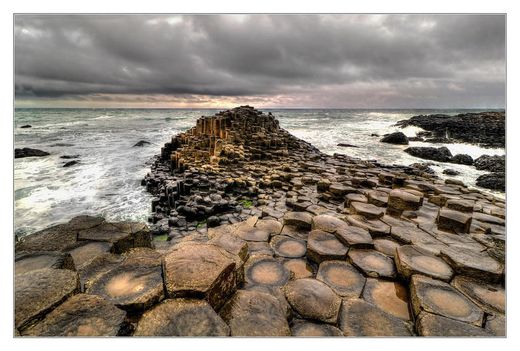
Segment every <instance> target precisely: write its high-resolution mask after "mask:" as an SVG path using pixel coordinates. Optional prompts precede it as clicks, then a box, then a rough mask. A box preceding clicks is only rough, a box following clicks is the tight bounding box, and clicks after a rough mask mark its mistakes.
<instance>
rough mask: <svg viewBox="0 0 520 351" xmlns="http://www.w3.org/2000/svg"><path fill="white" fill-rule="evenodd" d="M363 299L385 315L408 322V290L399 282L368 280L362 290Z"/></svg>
mask: <svg viewBox="0 0 520 351" xmlns="http://www.w3.org/2000/svg"><path fill="white" fill-rule="evenodd" d="M363 298H364V299H365V300H366V301H367V302H370V303H371V304H373V305H375V306H377V307H378V308H380V309H381V310H383V311H385V312H386V313H389V314H391V315H393V316H395V317H397V318H400V319H403V320H405V321H407V320H410V311H409V310H408V303H409V297H408V288H407V287H406V286H404V285H403V284H401V283H399V282H392V281H386V280H380V279H373V278H369V279H367V283H366V285H365V288H364V289H363Z"/></svg>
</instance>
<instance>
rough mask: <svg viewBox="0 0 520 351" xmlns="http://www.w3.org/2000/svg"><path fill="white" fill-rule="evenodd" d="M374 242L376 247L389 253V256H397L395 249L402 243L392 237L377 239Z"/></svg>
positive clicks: (382, 251) (384, 252) (386, 253)
mask: <svg viewBox="0 0 520 351" xmlns="http://www.w3.org/2000/svg"><path fill="white" fill-rule="evenodd" d="M373 242H374V249H376V250H377V251H379V252H381V253H383V254H385V255H387V256H388V257H394V256H395V250H396V249H397V248H398V247H400V246H401V245H400V244H399V243H398V242H396V241H394V240H392V239H381V238H379V239H376V240H374V241H373Z"/></svg>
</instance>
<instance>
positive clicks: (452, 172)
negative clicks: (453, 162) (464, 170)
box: [442, 168, 460, 176]
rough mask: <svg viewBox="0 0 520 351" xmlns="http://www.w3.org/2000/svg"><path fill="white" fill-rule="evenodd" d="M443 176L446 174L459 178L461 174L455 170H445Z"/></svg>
mask: <svg viewBox="0 0 520 351" xmlns="http://www.w3.org/2000/svg"><path fill="white" fill-rule="evenodd" d="M442 174H446V175H449V176H457V175H459V174H460V172H459V171H456V170H454V169H451V168H448V169H445V170H444V171H442Z"/></svg>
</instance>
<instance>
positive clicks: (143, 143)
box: [133, 140, 150, 147]
mask: <svg viewBox="0 0 520 351" xmlns="http://www.w3.org/2000/svg"><path fill="white" fill-rule="evenodd" d="M149 144H150V142H149V141H146V140H139V141H138V142H137V143H136V144H135V145H134V146H133V147H139V146H145V145H149Z"/></svg>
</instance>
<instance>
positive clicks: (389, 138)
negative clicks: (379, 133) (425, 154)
mask: <svg viewBox="0 0 520 351" xmlns="http://www.w3.org/2000/svg"><path fill="white" fill-rule="evenodd" d="M380 141H381V142H382V143H388V144H397V145H408V144H409V142H408V137H407V136H406V135H405V134H404V133H403V132H394V133H390V134H387V135H385V136H384V137H383V138H382V139H381V140H380Z"/></svg>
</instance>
